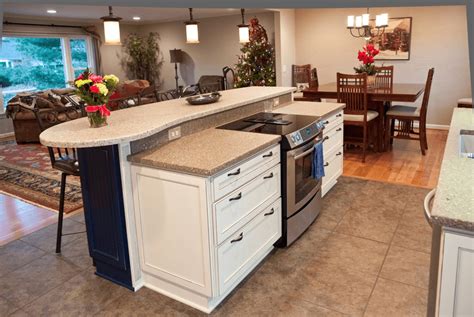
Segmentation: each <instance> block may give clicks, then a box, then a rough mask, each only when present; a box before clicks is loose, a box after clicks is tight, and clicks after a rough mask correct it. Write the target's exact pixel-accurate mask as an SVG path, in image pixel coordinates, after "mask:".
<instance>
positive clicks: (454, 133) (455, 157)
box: [431, 108, 474, 232]
mask: <svg viewBox="0 0 474 317" xmlns="http://www.w3.org/2000/svg"><path fill="white" fill-rule="evenodd" d="M461 129H467V130H473V129H474V112H473V110H472V109H462V108H456V109H454V113H453V118H452V120H451V126H450V128H449V134H448V139H447V141H446V147H445V150H444V157H443V163H442V165H441V172H440V176H439V180H438V187H437V188H436V195H435V198H434V201H433V207H432V210H431V217H432V221H433V223H436V224H439V225H441V226H445V227H451V228H457V229H463V230H468V231H471V232H474V159H471V158H462V157H460V156H459V145H460V139H459V135H460V134H459V132H460V130H461Z"/></svg>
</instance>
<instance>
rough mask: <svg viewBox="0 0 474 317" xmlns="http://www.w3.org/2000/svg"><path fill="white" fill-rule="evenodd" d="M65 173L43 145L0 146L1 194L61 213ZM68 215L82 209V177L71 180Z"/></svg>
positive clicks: (67, 204)
mask: <svg viewBox="0 0 474 317" xmlns="http://www.w3.org/2000/svg"><path fill="white" fill-rule="evenodd" d="M60 184H61V172H59V171H57V170H55V169H53V168H52V167H51V161H50V159H49V153H48V150H47V148H46V147H44V146H42V145H40V144H16V143H15V141H2V142H0V192H3V193H5V194H7V195H10V196H15V197H17V198H19V199H21V200H24V201H26V202H29V203H32V204H34V205H37V206H40V207H43V208H47V209H50V210H54V211H57V210H58V208H59V192H60ZM66 184H67V185H66V198H65V202H64V211H65V212H66V213H69V212H72V211H74V210H76V209H78V208H81V207H82V196H81V184H80V181H79V178H78V177H73V176H68V177H67V183H66Z"/></svg>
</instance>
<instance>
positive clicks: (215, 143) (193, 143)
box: [128, 128, 281, 176]
mask: <svg viewBox="0 0 474 317" xmlns="http://www.w3.org/2000/svg"><path fill="white" fill-rule="evenodd" d="M280 139H281V137H280V136H278V135H270V134H260V133H251V132H242V131H232V130H222V129H214V128H213V129H207V130H204V131H201V132H197V133H194V134H191V135H189V136H185V137H182V138H180V139H178V140H176V141H172V142H170V143H167V144H165V145H163V146H161V147H159V148H155V149H151V150H148V151H144V152H141V153H138V154H135V155H131V156H129V158H128V159H129V161H131V162H132V163H136V164H140V165H143V166H149V167H155V168H161V169H166V170H170V171H175V172H180V173H188V174H193V175H198V176H211V175H214V174H216V173H218V172H220V171H222V170H224V169H226V168H227V167H231V166H232V165H234V164H235V163H237V162H239V161H241V160H243V159H245V158H247V157H250V156H252V155H253V154H255V153H257V152H259V151H261V150H263V149H265V148H267V147H269V146H271V145H273V144H277V143H278V142H279V141H280Z"/></svg>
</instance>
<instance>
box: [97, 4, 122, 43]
mask: <svg viewBox="0 0 474 317" xmlns="http://www.w3.org/2000/svg"><path fill="white" fill-rule="evenodd" d="M100 19H101V20H102V21H104V36H105V44H108V45H120V44H122V43H121V42H120V23H119V21H120V20H122V18H119V17H116V16H114V14H113V13H112V6H109V15H108V16H104V17H101V18H100Z"/></svg>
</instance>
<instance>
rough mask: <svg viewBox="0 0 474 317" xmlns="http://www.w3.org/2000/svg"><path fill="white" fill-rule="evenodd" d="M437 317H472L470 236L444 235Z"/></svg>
mask: <svg viewBox="0 0 474 317" xmlns="http://www.w3.org/2000/svg"><path fill="white" fill-rule="evenodd" d="M439 294H440V296H439V316H459V317H463V316H474V236H473V235H472V233H471V235H470V234H467V233H461V232H455V231H445V232H444V246H443V255H442V269H441V284H440V293H439Z"/></svg>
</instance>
